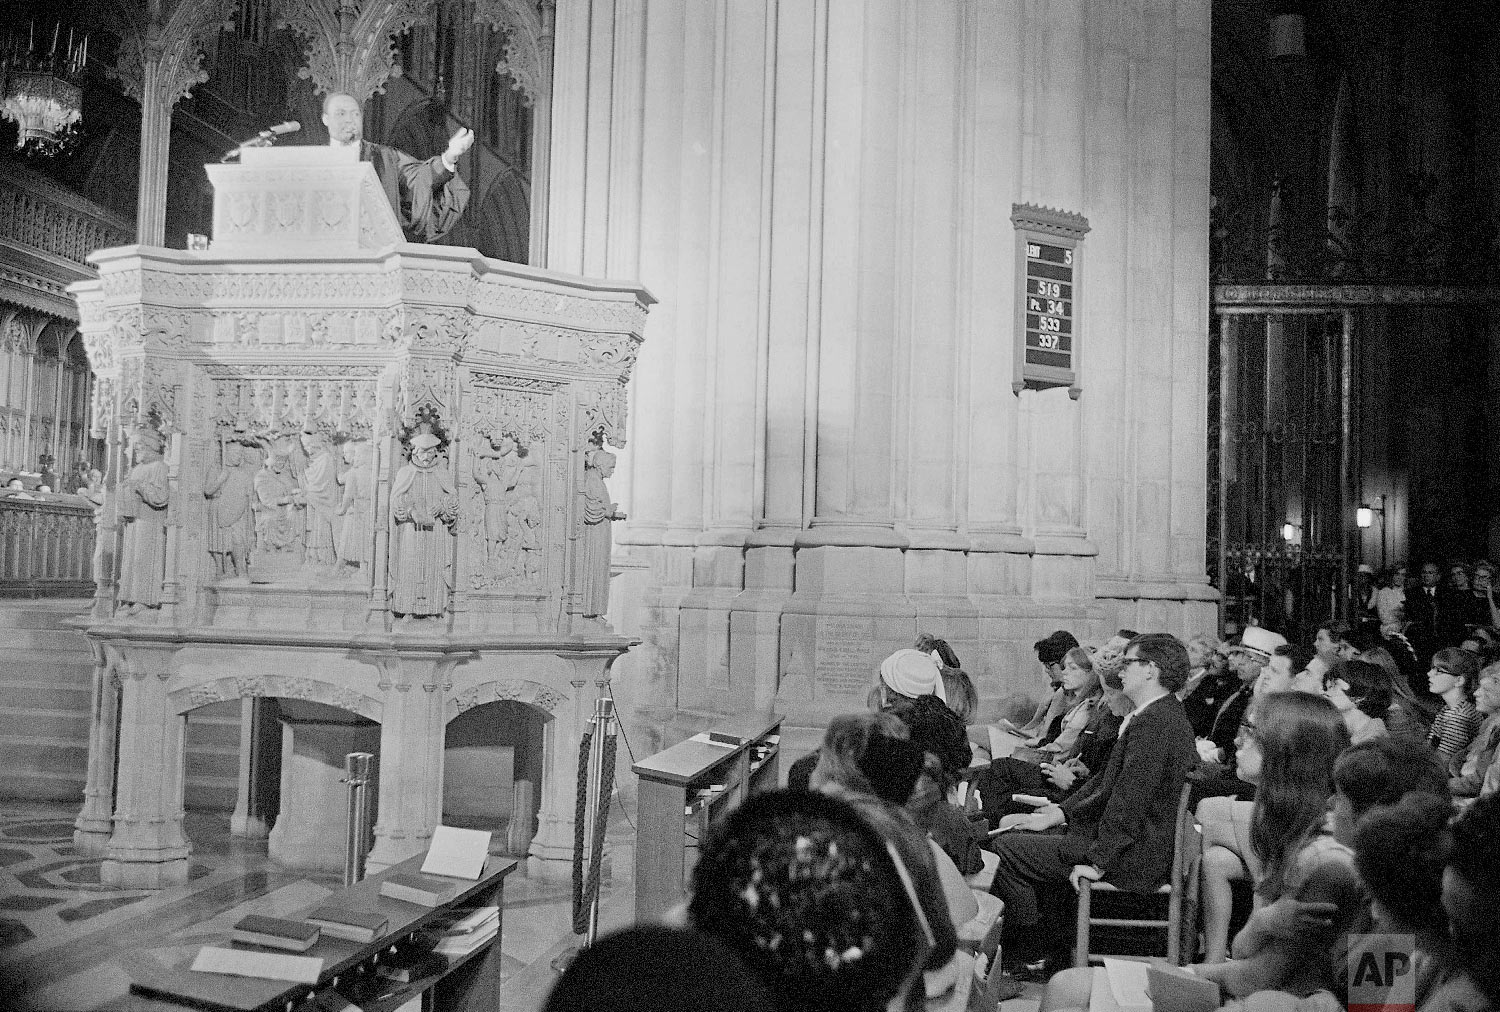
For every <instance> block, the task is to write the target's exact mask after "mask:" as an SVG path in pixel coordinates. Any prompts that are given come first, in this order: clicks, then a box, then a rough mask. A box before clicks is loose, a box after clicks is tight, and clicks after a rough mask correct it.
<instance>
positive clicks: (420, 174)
mask: <svg viewBox="0 0 1500 1012" xmlns="http://www.w3.org/2000/svg"><path fill="white" fill-rule="evenodd" d="M323 125H324V126H326V127H327V128H328V143H329V145H330V146H332V147H350V146H353V145H359V157H360V160H361V161H366V162H369V163H370V164H371V165H373V166H374V167H375V175H376V176H378V177H380V185H381V187H382V188H383V189H384V190H385V195H386V199H387V200H389V201H390V202H391V208H392V209H393V210H394V211H395V212H396V219H397V220H398V221H399V222H400V223H401V231H402V232H404V233H405V234H406V238H407V240H408V241H410V242H437V241H438V240H439V239H441V238H442V237H443V236H445V235H447V234H448V233H449V232H450V231H451V230H452V229H453V226H454V225H456V224H458V219H459V216H460V215H462V214H463V213H464V208H465V206H467V205H468V203H469V186H468V184H467V183H465V182H464V181H463V179H461V178H460V177H459V176H458V160H459V159H460V158H461V157H463V155H464V152H466V151H468V150H469V148H471V147H473V145H474V131H472V130H467V129H461V130H459V131H458V133H456V134H454V135H453V137H452V139H451V140H449V141H448V147H447V149H446V150H445V151H444V152H443V153H442V154H440V155H433V156H432V157H431V158H428V159H426V160H421V159H417V158H413V157H412V156H411V155H408V154H407V153H406V152H404V151H397V150H396V149H395V148H390V147H386V146H385V145H384V144H375V143H373V142H371V141H367V140H365V139H364V110H363V109H361V108H360V105H359V100H358V99H356V98H355V97H354V96H353V95H347V94H344V93H343V92H337V91H336V92H333V93H331V94H329V95H327V96H325V97H324V99H323Z"/></svg>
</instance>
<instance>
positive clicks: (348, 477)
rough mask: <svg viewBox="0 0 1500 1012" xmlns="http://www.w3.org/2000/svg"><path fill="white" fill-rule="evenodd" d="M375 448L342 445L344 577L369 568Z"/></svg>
mask: <svg viewBox="0 0 1500 1012" xmlns="http://www.w3.org/2000/svg"><path fill="white" fill-rule="evenodd" d="M374 462H375V448H374V447H373V446H371V445H370V443H369V441H368V440H364V439H360V440H355V441H353V442H348V443H345V444H344V463H346V464H348V465H349V469H348V470H346V471H345V472H344V473H343V474H342V475H340V476H339V481H340V483H342V484H343V486H344V496H343V498H342V499H341V500H340V502H339V516H340V517H341V518H342V519H341V521H340V525H339V543H338V555H339V562H340V563H341V564H342V566H343V570H344V574H345V575H347V576H353V575H355V574H357V573H359V571H360V570H361V569H366V570H367V569H368V568H369V566H370V548H371V539H372V538H373V537H374V532H373V531H371V529H370V503H371V502H373V501H374V499H375V470H374V468H373V467H372V465H373V464H374Z"/></svg>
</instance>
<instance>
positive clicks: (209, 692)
mask: <svg viewBox="0 0 1500 1012" xmlns="http://www.w3.org/2000/svg"><path fill="white" fill-rule="evenodd" d="M188 699H189V700H191V701H192V703H193V706H194V707H199V706H207V705H209V704H210V703H222V702H224V699H225V696H224V694H223V693H222V692H220V691H219V687H218V686H217V685H214V684H212V683H209V684H206V685H195V686H193V687H192V688H191V689H189V690H188Z"/></svg>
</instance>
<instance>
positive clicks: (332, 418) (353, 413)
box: [207, 365, 380, 436]
mask: <svg viewBox="0 0 1500 1012" xmlns="http://www.w3.org/2000/svg"><path fill="white" fill-rule="evenodd" d="M207 371H208V373H209V375H210V376H215V382H214V405H215V406H214V417H215V418H216V419H218V420H219V422H220V423H221V424H222V423H239V424H243V425H245V426H246V427H247V429H248V430H249V431H250V432H252V433H255V434H257V435H279V434H281V433H283V432H286V431H288V430H298V429H309V428H317V429H319V430H320V431H324V432H345V433H350V434H351V435H358V436H368V435H370V434H371V433H372V432H373V431H374V428H375V420H376V417H377V415H378V413H379V392H378V390H377V388H376V380H377V378H378V376H379V371H380V370H379V369H378V367H359V366H312V365H285V366H278V367H268V366H261V367H258V371H263V372H266V373H271V375H262V376H257V377H248V378H228V377H219V376H216V375H215V374H216V373H218V372H219V371H220V370H218V369H216V368H213V367H210V368H209V369H208V370H207ZM233 371H234V372H235V373H239V374H243V372H244V370H243V369H236V370H233Z"/></svg>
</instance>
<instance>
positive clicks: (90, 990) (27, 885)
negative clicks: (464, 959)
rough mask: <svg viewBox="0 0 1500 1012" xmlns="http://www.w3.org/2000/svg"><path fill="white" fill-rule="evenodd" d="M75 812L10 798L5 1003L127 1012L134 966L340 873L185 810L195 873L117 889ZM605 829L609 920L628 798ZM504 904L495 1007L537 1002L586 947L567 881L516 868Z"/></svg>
mask: <svg viewBox="0 0 1500 1012" xmlns="http://www.w3.org/2000/svg"><path fill="white" fill-rule="evenodd" d="M74 814H76V813H75V809H74V807H73V806H67V805H61V804H35V803H14V802H0V1008H4V1009H6V1010H20V1009H34V1010H37V1012H85V1010H90V1012H92V1010H122V1009H129V1008H131V1006H132V1005H133V1004H134V1003H133V1002H132V1001H131V1000H130V999H129V997H128V990H129V986H130V976H129V973H128V968H129V967H130V966H132V965H135V964H136V963H137V962H138V961H141V960H149V961H157V962H160V963H162V964H166V965H172V964H176V963H179V962H181V961H183V960H185V959H187V958H189V957H190V955H191V953H192V952H193V951H194V950H195V949H196V948H197V947H198V946H199V945H201V944H203V942H204V941H206V940H207V939H208V938H209V937H212V936H215V935H218V934H219V933H221V932H223V931H225V930H227V928H228V927H229V926H230V925H232V924H233V923H234V922H235V921H237V920H239V919H240V918H241V917H243V916H245V915H246V914H251V913H258V914H268V915H272V916H276V915H282V914H287V913H290V912H292V911H294V910H297V909H300V908H302V907H305V906H307V905H308V904H311V903H315V902H316V901H318V900H319V899H321V898H322V897H324V896H326V895H327V894H328V893H329V892H331V891H333V890H334V889H337V888H338V886H339V882H338V878H337V876H333V875H323V874H319V873H307V872H298V871H290V870H287V869H282V868H278V867H277V866H276V865H274V864H272V863H271V861H270V860H269V859H268V858H267V856H266V845H265V842H264V841H245V840H239V839H235V838H232V837H230V836H229V833H228V828H227V817H226V816H224V815H220V814H213V813H189V815H188V819H187V831H188V836H189V838H190V839H191V840H192V841H193V845H194V850H193V857H192V863H191V871H190V874H189V880H188V882H187V883H185V884H184V885H181V886H176V887H173V888H170V889H163V890H155V891H153V890H131V889H123V890H122V889H113V888H110V887H107V886H104V885H102V884H101V883H100V882H99V865H100V862H99V859H97V858H87V857H82V856H79V855H77V854H75V853H74V852H73V821H72V820H73V816H74ZM616 825H618V827H619V829H618V830H616V828H615V827H616ZM609 835H610V837H611V840H612V844H613V848H612V849H613V851H614V852H613V854H612V865H613V868H614V869H615V870H616V874H615V875H614V876H613V878H612V880H611V881H610V883H609V884H607V885H605V886H603V887H602V888H601V903H600V925H601V929H603V930H609V929H611V928H613V927H617V926H622V925H624V924H627V923H629V922H630V921H631V920H632V919H633V915H634V890H633V883H632V882H631V879H630V869H631V866H632V854H631V850H630V844H631V843H632V842H633V838H634V833H633V831H632V830H631V829H630V827H629V824H628V822H626V820H625V819H624V818H623V813H622V812H621V811H620V808H619V806H618V805H617V806H616V808H615V815H614V816H613V817H612V818H611V829H610V834H609ZM505 901H506V902H505V922H504V932H503V935H502V939H501V951H502V954H503V956H504V967H503V969H504V972H505V974H506V975H507V982H506V984H505V986H504V988H503V990H502V994H501V1002H500V1006H499V1009H498V1010H497V1012H534V1010H535V1009H537V1008H539V1007H540V1004H541V1002H542V1000H543V999H544V998H545V996H546V994H547V992H548V991H549V990H550V989H551V986H552V982H553V980H555V978H556V974H555V972H554V971H553V970H552V969H551V963H552V961H553V959H554V958H555V957H556V956H557V955H559V954H560V953H562V952H564V951H566V950H568V949H570V948H573V947H575V946H576V944H577V940H576V936H574V935H573V934H572V931H571V923H570V921H571V911H570V891H569V884H568V882H567V881H566V880H562V881H547V880H541V879H530V878H526V877H524V876H522V875H521V874H519V872H518V873H517V874H515V875H512V876H511V878H510V879H508V880H507V882H506V888H505Z"/></svg>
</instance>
